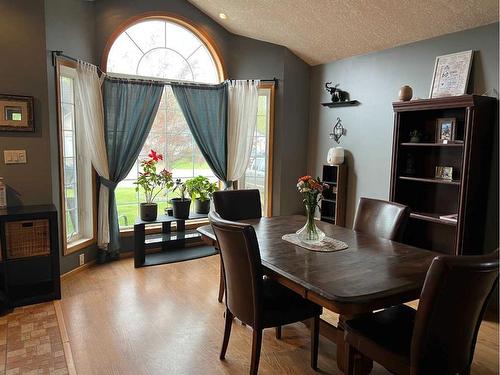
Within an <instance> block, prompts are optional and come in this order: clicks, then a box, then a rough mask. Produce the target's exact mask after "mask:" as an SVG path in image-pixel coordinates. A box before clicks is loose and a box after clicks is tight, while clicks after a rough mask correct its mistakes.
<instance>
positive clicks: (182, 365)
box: [61, 256, 499, 375]
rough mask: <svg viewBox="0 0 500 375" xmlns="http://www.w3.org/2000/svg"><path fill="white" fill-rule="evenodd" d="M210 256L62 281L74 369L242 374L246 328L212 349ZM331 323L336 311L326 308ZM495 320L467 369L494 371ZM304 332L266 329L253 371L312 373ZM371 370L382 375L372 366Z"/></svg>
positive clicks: (217, 325)
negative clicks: (223, 347)
mask: <svg viewBox="0 0 500 375" xmlns="http://www.w3.org/2000/svg"><path fill="white" fill-rule="evenodd" d="M218 275H219V262H218V257H217V256H212V257H208V258H203V259H198V260H192V261H187V262H182V263H175V264H168V265H163V266H156V267H147V268H139V269H134V267H133V260H132V259H130V258H129V259H123V260H120V261H117V262H114V263H111V264H106V265H103V266H93V267H90V268H88V269H86V270H84V271H82V272H79V273H76V274H74V275H71V276H68V277H66V278H64V279H63V282H62V288H63V299H62V301H61V306H62V311H63V315H64V320H65V322H66V328H67V332H68V338H69V343H70V346H71V350H72V354H73V360H74V364H75V366H76V370H77V372H78V374H81V375H83V374H99V375H105V374H133V375H141V374H148V375H153V374H162V375H163V374H176V375H177V374H203V375H208V374H247V373H248V370H249V361H250V349H251V337H252V336H251V330H250V329H249V328H248V327H245V326H242V325H241V324H238V323H235V324H234V326H233V330H232V334H231V340H230V342H229V348H228V352H227V355H226V360H225V361H220V360H219V358H218V356H219V349H220V344H221V340H222V332H223V325H224V321H223V312H224V305H223V304H220V303H218V302H217V291H218V282H219V280H218ZM325 315H326V317H327V320H332V321H335V319H336V316H335V314H331V313H328V314H325ZM498 333H499V326H498V323H497V322H489V321H485V322H483V324H482V326H481V331H480V333H479V339H478V344H477V347H476V354H475V358H474V365H473V368H472V374H498V370H499V365H498ZM309 344H310V340H309V331H308V330H307V329H306V328H305V326H304V325H303V324H301V323H297V324H294V325H290V326H286V327H285V328H284V329H283V338H282V340H276V339H275V337H274V331H273V330H266V331H265V334H264V341H263V347H262V355H261V363H260V367H259V369H260V371H259V373H260V374H315V372H314V371H312V370H311V369H310V367H309ZM319 352H320V356H319V367H320V372H319V373H322V374H340V373H341V372H340V371H339V370H338V369H337V365H336V363H335V352H336V351H335V345H334V344H332V343H331V342H329V341H328V340H326V339H321V342H320V349H319ZM372 374H387V371H386V370H384V369H383V368H381V367H380V366H378V365H375V366H374V370H373V371H372Z"/></svg>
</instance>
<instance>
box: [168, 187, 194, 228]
mask: <svg viewBox="0 0 500 375" xmlns="http://www.w3.org/2000/svg"><path fill="white" fill-rule="evenodd" d="M173 191H178V192H179V196H180V197H179V198H172V199H171V200H170V202H171V203H172V210H173V214H174V217H175V218H176V219H188V218H189V208H190V206H191V199H189V198H187V197H186V192H187V188H186V184H185V183H184V182H182V181H181V179H180V178H178V179H177V180H175V187H174V190H173Z"/></svg>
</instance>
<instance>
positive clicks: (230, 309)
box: [209, 212, 322, 374]
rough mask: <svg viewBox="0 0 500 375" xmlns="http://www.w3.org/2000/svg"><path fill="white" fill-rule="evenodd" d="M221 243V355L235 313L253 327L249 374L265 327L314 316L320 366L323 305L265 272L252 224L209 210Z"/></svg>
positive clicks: (315, 352)
mask: <svg viewBox="0 0 500 375" xmlns="http://www.w3.org/2000/svg"><path fill="white" fill-rule="evenodd" d="M209 218H210V222H211V224H212V227H213V229H214V232H215V236H216V238H217V241H218V243H219V247H220V252H221V258H222V263H223V265H224V268H223V269H224V276H225V277H224V279H225V285H226V323H225V329H224V339H223V342H222V349H221V353H220V359H224V358H225V355H226V349H227V346H228V342H229V336H230V334H231V325H232V321H233V318H234V317H236V318H238V319H239V320H241V321H242V322H243V323H245V324H247V325H249V326H250V327H252V329H253V341H252V360H251V365H250V374H257V371H258V367H259V358H260V348H261V344H262V330H263V329H265V328H270V327H278V326H281V325H285V324H291V323H295V322H298V321H303V320H306V319H312V320H313V324H312V328H311V366H312V368H314V369H316V368H317V363H318V340H319V316H320V315H321V312H322V308H321V307H320V306H318V305H316V304H314V303H312V302H310V301H308V300H306V299H304V298H302V297H301V296H300V295H298V294H296V293H295V292H293V291H291V290H290V289H288V288H286V287H284V286H282V285H280V284H278V283H276V282H275V281H273V280H271V279H267V278H265V277H264V276H263V272H262V264H261V258H260V252H259V244H258V242H257V237H256V235H255V231H254V229H253V227H252V226H251V225H249V224H242V223H235V222H231V221H227V220H224V219H222V218H221V217H220V216H219V215H218V214H217V213H215V212H211V213H210V214H209Z"/></svg>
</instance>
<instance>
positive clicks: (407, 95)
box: [399, 85, 413, 102]
mask: <svg viewBox="0 0 500 375" xmlns="http://www.w3.org/2000/svg"><path fill="white" fill-rule="evenodd" d="M412 96H413V90H412V88H411V87H410V86H408V85H404V86H401V88H400V89H399V100H402V101H403V102H407V101H408V100H410V99H411V97H412Z"/></svg>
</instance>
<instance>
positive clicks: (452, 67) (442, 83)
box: [429, 50, 474, 98]
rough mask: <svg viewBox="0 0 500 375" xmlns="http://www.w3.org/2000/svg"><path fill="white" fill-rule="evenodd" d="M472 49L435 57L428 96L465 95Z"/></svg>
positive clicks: (472, 53)
mask: <svg viewBox="0 0 500 375" xmlns="http://www.w3.org/2000/svg"><path fill="white" fill-rule="evenodd" d="M473 55H474V51H472V50H470V51H463V52H457V53H452V54H449V55H443V56H438V57H436V62H435V63H434V74H433V77H432V84H431V90H430V93H429V98H442V97H446V96H458V95H465V94H466V93H467V85H468V83H469V76H470V70H471V66H472V57H473Z"/></svg>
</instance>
